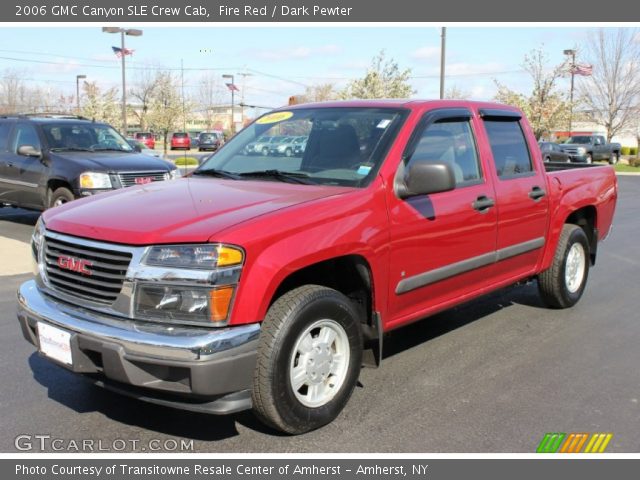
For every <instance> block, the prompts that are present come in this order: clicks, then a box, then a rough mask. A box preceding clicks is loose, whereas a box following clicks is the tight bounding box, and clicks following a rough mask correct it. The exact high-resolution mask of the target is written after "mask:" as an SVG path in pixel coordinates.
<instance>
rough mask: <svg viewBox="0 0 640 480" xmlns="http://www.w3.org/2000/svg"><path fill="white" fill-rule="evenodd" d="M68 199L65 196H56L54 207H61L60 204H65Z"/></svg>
mask: <svg viewBox="0 0 640 480" xmlns="http://www.w3.org/2000/svg"><path fill="white" fill-rule="evenodd" d="M65 203H67V201H66V200H65V199H64V198H56V201H55V202H53V206H54V207H59V206H60V205H64V204H65Z"/></svg>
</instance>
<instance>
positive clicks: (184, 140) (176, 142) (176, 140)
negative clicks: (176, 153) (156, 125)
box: [171, 132, 191, 150]
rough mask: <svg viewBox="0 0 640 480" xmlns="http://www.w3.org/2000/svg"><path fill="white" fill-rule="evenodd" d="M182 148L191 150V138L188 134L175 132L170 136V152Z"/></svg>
mask: <svg viewBox="0 0 640 480" xmlns="http://www.w3.org/2000/svg"><path fill="white" fill-rule="evenodd" d="M178 148H182V149H184V150H189V149H190V148H191V137H190V136H189V134H188V133H184V132H176V133H174V134H173V135H171V150H176V149H178Z"/></svg>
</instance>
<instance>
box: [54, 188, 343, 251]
mask: <svg viewBox="0 0 640 480" xmlns="http://www.w3.org/2000/svg"><path fill="white" fill-rule="evenodd" d="M352 190H353V188H346V187H327V186H321V185H298V184H288V183H279V182H269V181H252V180H246V181H245V180H240V181H239V180H223V179H217V178H195V177H188V178H183V179H179V180H171V181H166V182H155V183H151V184H148V185H141V186H136V187H129V188H125V189H121V190H116V191H113V192H109V193H103V194H99V195H96V196H95V197H89V198H84V199H81V200H76V201H74V202H70V203H67V204H65V205H63V206H61V207H57V208H53V209H51V210H47V211H46V212H45V213H44V214H43V219H44V222H45V225H46V227H47V229H48V230H52V231H55V232H59V233H65V234H67V235H74V236H78V237H85V238H91V239H94V240H101V241H106V242H114V243H123V244H128V245H152V244H167V243H195V242H206V241H207V240H209V239H210V238H211V237H212V236H214V235H216V234H217V233H218V232H221V231H222V230H225V229H227V228H229V227H231V226H233V225H237V224H239V223H241V222H244V221H247V220H250V219H252V218H255V217H257V216H260V215H265V214H268V213H271V212H275V211H276V210H280V209H283V208H287V207H291V206H294V205H298V204H301V203H305V202H311V201H313V200H317V199H320V198H325V197H329V196H334V195H340V194H344V193H346V192H349V191H352ZM259 234H260V232H256V235H259Z"/></svg>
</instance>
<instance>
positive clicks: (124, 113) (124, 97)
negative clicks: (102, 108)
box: [102, 27, 142, 136]
mask: <svg viewBox="0 0 640 480" xmlns="http://www.w3.org/2000/svg"><path fill="white" fill-rule="evenodd" d="M102 31H103V32H105V33H119V34H120V59H121V60H122V134H123V135H124V136H126V135H127V76H126V73H125V72H126V63H125V57H126V56H127V55H126V51H127V50H126V48H125V44H124V36H125V35H130V36H132V37H140V36H142V30H137V29H135V28H120V27H102Z"/></svg>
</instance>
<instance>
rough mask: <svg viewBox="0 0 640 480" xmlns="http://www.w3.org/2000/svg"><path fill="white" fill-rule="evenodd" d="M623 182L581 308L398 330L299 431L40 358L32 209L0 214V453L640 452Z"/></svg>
mask: <svg viewBox="0 0 640 480" xmlns="http://www.w3.org/2000/svg"><path fill="white" fill-rule="evenodd" d="M619 181H620V199H619V204H618V211H617V214H616V218H615V228H614V231H613V233H612V235H611V237H610V238H609V239H608V240H607V241H606V242H605V243H604V244H603V245H601V248H600V251H599V254H598V255H599V256H598V264H597V265H596V267H595V268H594V269H593V270H592V271H591V273H590V278H589V284H588V286H587V290H586V292H585V295H584V297H583V299H582V301H581V302H580V303H579V304H578V305H577V306H576V307H574V308H573V309H570V310H563V311H553V310H547V309H545V308H543V307H542V306H541V304H540V302H539V300H538V297H537V291H536V287H535V285H534V284H529V285H523V286H518V287H514V288H511V289H507V290H502V291H500V292H497V293H495V294H492V295H490V296H488V297H485V298H483V299H481V300H476V301H473V302H471V303H468V304H466V305H464V306H461V307H459V308H456V309H453V310H449V311H447V312H444V313H441V314H439V315H437V316H435V317H432V318H430V319H428V320H425V321H423V322H419V323H417V324H414V325H412V326H409V327H406V328H404V329H401V330H397V331H395V332H392V333H391V334H389V335H388V336H387V338H386V341H385V350H386V351H385V359H384V361H383V364H382V367H381V368H379V369H377V370H375V369H365V370H363V371H362V374H361V377H360V385H359V386H358V388H356V391H355V393H354V395H353V397H352V399H351V401H350V402H349V404H348V406H347V408H346V409H345V411H344V412H343V413H342V415H341V416H340V417H339V418H338V419H337V420H336V421H335V422H334V423H332V424H331V425H328V426H327V427H325V428H322V429H320V430H318V431H315V432H311V433H309V434H306V435H302V436H298V437H288V436H284V435H280V434H278V433H275V432H273V431H271V430H269V429H267V428H265V427H263V426H262V425H261V424H260V423H259V422H258V421H257V420H256V419H255V417H254V416H253V415H252V413H250V412H243V413H240V414H236V415H232V416H226V417H215V416H206V415H203V414H195V413H190V412H183V411H176V410H172V409H169V408H165V407H160V406H155V405H150V404H146V403H143V402H139V401H137V400H133V399H130V398H125V397H121V396H118V395H116V394H113V393H110V392H106V391H103V390H101V389H99V388H98V387H94V386H92V385H89V384H88V383H86V382H84V381H83V380H82V379H80V378H78V377H76V376H74V375H73V374H71V373H69V372H67V371H65V370H64V369H62V368H59V367H57V366H54V365H52V364H51V363H49V362H48V361H46V360H43V359H42V358H41V357H40V356H39V355H38V354H37V353H35V351H34V348H33V347H32V346H31V345H30V344H28V343H27V342H26V341H24V340H23V338H22V335H21V333H20V329H19V327H18V324H17V321H16V319H15V291H16V288H17V287H18V285H19V284H20V283H21V282H22V281H24V280H26V279H28V278H30V275H29V274H27V273H26V272H27V269H28V262H26V261H24V262H23V261H17V260H16V257H22V256H24V255H25V252H27V254H28V249H27V248H26V247H27V242H28V241H29V237H30V235H31V230H32V228H33V225H34V223H35V221H36V219H37V214H34V213H29V212H25V211H21V210H14V209H8V208H4V209H0V249H1V250H3V251H2V252H0V255H3V257H2V262H3V263H2V264H0V332H1V333H2V335H0V364H1V365H2V368H1V369H0V384H1V385H2V388H1V389H0V417H1V418H2V422H0V451H2V452H15V451H16V447H15V440H14V439H15V438H16V437H17V436H19V435H50V436H51V437H53V438H60V439H63V440H64V441H67V442H68V441H70V440H76V441H79V440H83V439H91V440H96V441H98V440H99V441H100V443H101V444H102V445H107V446H109V445H113V443H112V442H113V441H114V440H115V439H120V440H129V441H136V442H138V443H136V445H137V446H138V447H139V448H138V451H143V449H144V448H145V447H144V446H145V445H147V444H149V440H154V441H160V442H163V441H164V440H171V439H175V440H179V439H181V438H184V439H188V440H193V447H194V450H196V451H203V452H215V453H221V452H272V451H275V452H534V451H535V449H536V447H537V445H538V443H539V442H540V440H541V439H542V437H543V435H544V434H545V433H546V432H592V433H595V432H611V433H613V439H612V441H611V443H610V444H609V447H608V449H607V451H608V452H638V451H639V450H640V429H639V428H638V425H639V424H640V368H638V365H639V364H640V349H639V347H638V346H639V345H640V313H639V312H640V296H639V295H638V285H639V282H640V277H639V276H638V271H640V270H639V269H640V242H639V241H638V239H640V220H639V219H638V218H639V217H638V208H639V207H640V177H620V178H619ZM9 263H10V264H11V265H12V268H11V269H9V268H8V265H9ZM118 445H120V444H118ZM128 445H132V444H131V443H129V444H128ZM35 446H36V447H37V445H35ZM36 450H38V449H37V448H36Z"/></svg>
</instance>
